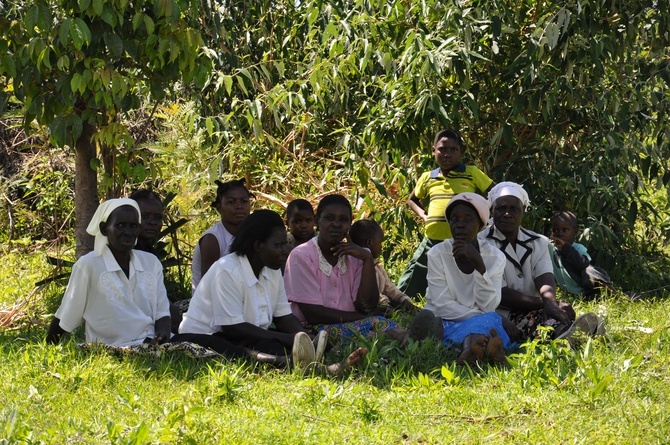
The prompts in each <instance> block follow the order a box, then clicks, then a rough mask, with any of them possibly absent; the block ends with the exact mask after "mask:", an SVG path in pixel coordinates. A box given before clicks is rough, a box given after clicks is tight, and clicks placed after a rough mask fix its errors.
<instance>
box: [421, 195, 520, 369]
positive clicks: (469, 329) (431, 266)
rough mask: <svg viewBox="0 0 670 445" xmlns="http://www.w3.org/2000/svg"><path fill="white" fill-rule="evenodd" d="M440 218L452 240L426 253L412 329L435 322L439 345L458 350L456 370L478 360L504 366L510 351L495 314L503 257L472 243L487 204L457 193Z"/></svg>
mask: <svg viewBox="0 0 670 445" xmlns="http://www.w3.org/2000/svg"><path fill="white" fill-rule="evenodd" d="M445 215H446V218H447V221H448V222H449V225H450V226H451V233H452V235H453V238H452V239H447V240H445V241H443V242H442V243H440V244H438V245H436V246H435V247H433V248H432V249H431V250H430V251H429V252H428V292H427V294H426V306H425V310H424V311H423V312H422V313H421V314H419V316H417V320H415V322H414V324H415V325H416V324H422V325H424V326H425V325H427V326H435V325H436V324H435V323H434V322H433V320H432V319H431V318H433V319H434V317H437V318H438V319H439V321H438V322H437V326H438V327H439V328H440V330H443V332H441V334H442V339H443V342H444V343H445V344H446V345H460V346H462V353H461V354H460V355H459V357H458V359H457V362H458V363H460V364H463V363H469V364H473V363H475V362H477V361H479V360H483V359H484V358H488V359H489V360H490V361H492V362H494V363H498V364H505V363H506V359H505V351H504V348H505V347H509V346H510V339H509V336H508V335H507V333H506V332H505V329H504V328H503V324H502V323H503V322H502V318H501V317H500V315H498V314H497V313H496V312H495V309H496V308H497V307H498V304H500V298H501V288H502V282H503V272H504V270H505V261H506V260H505V255H504V254H503V253H502V252H501V251H500V250H499V249H497V248H496V247H495V246H493V245H492V244H490V243H489V242H487V241H485V240H478V239H477V233H478V232H479V231H480V230H481V229H482V228H483V227H484V226H485V225H486V223H487V221H488V219H489V204H488V201H487V200H486V199H485V198H483V197H482V196H480V195H477V194H475V193H461V194H459V195H456V196H454V197H453V198H452V199H451V201H450V202H449V205H448V206H447V209H446V211H445ZM440 321H441V323H440ZM440 325H441V326H440ZM413 331H414V332H416V329H415V328H414V329H413ZM438 335H439V334H438Z"/></svg>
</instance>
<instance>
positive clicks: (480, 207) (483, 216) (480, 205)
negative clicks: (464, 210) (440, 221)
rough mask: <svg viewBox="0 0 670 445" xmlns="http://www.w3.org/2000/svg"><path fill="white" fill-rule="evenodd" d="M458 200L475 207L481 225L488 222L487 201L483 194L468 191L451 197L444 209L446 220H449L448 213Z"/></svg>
mask: <svg viewBox="0 0 670 445" xmlns="http://www.w3.org/2000/svg"><path fill="white" fill-rule="evenodd" d="M459 202H467V203H468V204H470V205H471V206H472V207H474V208H475V211H476V212H477V215H478V216H479V219H480V220H481V221H482V227H484V226H485V225H486V224H487V223H488V222H489V216H490V214H491V212H490V211H489V202H488V201H487V200H486V198H484V197H483V196H480V195H478V194H476V193H470V192H463V193H459V194H458V195H456V196H454V197H453V198H451V201H449V205H448V206H447V209H446V210H445V211H444V216H446V217H447V221H449V216H448V215H449V214H450V213H451V211H452V210H453V208H454V207H456V204H458V203H459Z"/></svg>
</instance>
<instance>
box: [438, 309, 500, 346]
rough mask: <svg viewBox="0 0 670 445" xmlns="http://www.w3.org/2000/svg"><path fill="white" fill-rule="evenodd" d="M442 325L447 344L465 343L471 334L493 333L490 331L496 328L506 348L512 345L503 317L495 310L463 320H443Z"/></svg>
mask: <svg viewBox="0 0 670 445" xmlns="http://www.w3.org/2000/svg"><path fill="white" fill-rule="evenodd" d="M442 325H443V326H444V339H443V342H444V344H445V345H446V346H452V345H454V344H457V345H460V344H463V340H465V337H467V336H468V335H470V334H483V335H491V334H490V332H489V330H490V329H491V328H493V329H495V330H496V332H497V333H498V336H499V337H500V340H502V342H503V347H504V348H505V349H509V348H510V347H511V346H512V342H511V341H510V339H509V335H507V332H506V331H505V329H504V328H503V324H502V318H501V317H500V315H498V314H497V313H495V312H486V313H484V314H481V315H475V316H474V317H470V318H468V319H467V320H463V321H448V320H442Z"/></svg>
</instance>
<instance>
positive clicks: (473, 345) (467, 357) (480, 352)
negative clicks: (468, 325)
mask: <svg viewBox="0 0 670 445" xmlns="http://www.w3.org/2000/svg"><path fill="white" fill-rule="evenodd" d="M468 337H471V339H470V341H467V340H468V338H466V339H465V340H466V341H465V342H463V346H464V347H465V349H464V351H463V352H462V353H461V355H459V356H458V358H457V359H456V363H458V364H459V365H463V364H465V363H467V364H469V365H474V364H475V363H476V362H477V361H479V360H482V359H483V358H484V352H485V351H486V348H487V345H488V342H489V337H488V336H487V335H479V334H472V335H469V336H468ZM468 345H469V346H468Z"/></svg>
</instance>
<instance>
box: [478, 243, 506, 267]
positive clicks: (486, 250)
mask: <svg viewBox="0 0 670 445" xmlns="http://www.w3.org/2000/svg"><path fill="white" fill-rule="evenodd" d="M479 249H480V251H481V253H482V255H488V256H492V257H496V258H499V259H501V260H503V261H507V259H506V258H505V254H504V253H503V252H502V250H500V249H499V248H498V246H496V245H495V243H494V242H493V241H492V240H491V239H489V238H485V237H484V238H482V237H480V238H479Z"/></svg>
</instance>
